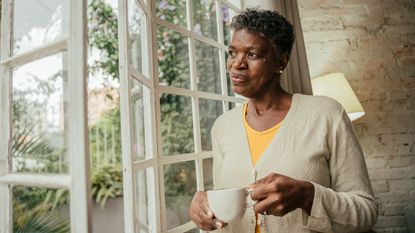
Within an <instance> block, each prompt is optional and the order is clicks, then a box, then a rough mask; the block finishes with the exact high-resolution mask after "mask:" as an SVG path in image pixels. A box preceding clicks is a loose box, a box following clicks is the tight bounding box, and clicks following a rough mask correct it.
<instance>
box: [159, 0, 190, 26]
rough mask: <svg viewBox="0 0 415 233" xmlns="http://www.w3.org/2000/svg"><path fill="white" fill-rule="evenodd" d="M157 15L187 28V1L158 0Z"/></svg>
mask: <svg viewBox="0 0 415 233" xmlns="http://www.w3.org/2000/svg"><path fill="white" fill-rule="evenodd" d="M156 15H157V17H159V18H160V19H162V20H166V21H169V22H171V23H174V24H176V25H179V26H182V27H184V28H186V15H187V14H186V0H157V1H156Z"/></svg>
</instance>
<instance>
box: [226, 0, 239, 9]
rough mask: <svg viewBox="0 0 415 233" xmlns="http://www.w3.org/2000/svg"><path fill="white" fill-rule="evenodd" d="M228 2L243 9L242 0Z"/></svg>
mask: <svg viewBox="0 0 415 233" xmlns="http://www.w3.org/2000/svg"><path fill="white" fill-rule="evenodd" d="M228 2H230V3H231V4H232V5H234V6H236V7H237V8H238V9H241V0H228Z"/></svg>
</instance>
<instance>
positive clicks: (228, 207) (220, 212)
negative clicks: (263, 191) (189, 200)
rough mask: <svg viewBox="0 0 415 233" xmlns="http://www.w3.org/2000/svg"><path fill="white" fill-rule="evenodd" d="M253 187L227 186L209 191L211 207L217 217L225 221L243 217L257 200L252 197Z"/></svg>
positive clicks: (208, 196)
mask: <svg viewBox="0 0 415 233" xmlns="http://www.w3.org/2000/svg"><path fill="white" fill-rule="evenodd" d="M251 192H252V189H247V188H226V189H214V190H208V191H207V198H208V203H209V207H210V209H211V210H212V211H213V214H214V215H215V217H216V218H217V219H219V220H221V221H223V222H230V221H233V220H238V219H241V218H242V216H243V215H244V214H245V210H246V208H249V207H251V206H253V205H254V204H255V203H256V201H253V200H252V199H251Z"/></svg>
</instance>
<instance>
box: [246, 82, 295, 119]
mask: <svg viewBox="0 0 415 233" xmlns="http://www.w3.org/2000/svg"><path fill="white" fill-rule="evenodd" d="M291 97H292V95H291V94H290V93H288V92H286V91H285V90H284V89H282V87H281V86H280V85H277V86H276V87H274V88H272V90H271V89H269V90H267V91H265V92H264V93H263V94H262V95H261V96H259V97H256V98H249V100H248V106H249V109H248V112H251V111H252V112H251V113H254V115H258V116H262V115H264V114H266V113H269V112H274V113H275V112H279V111H284V110H288V109H289V108H290V106H291Z"/></svg>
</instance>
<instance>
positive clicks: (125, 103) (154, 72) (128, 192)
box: [118, 0, 245, 233]
mask: <svg viewBox="0 0 415 233" xmlns="http://www.w3.org/2000/svg"><path fill="white" fill-rule="evenodd" d="M236 1H238V0H236ZM135 2H136V3H135V4H137V6H139V7H141V9H142V10H143V11H144V12H145V14H146V16H147V20H146V22H147V25H146V27H147V30H146V31H147V32H148V34H147V35H145V36H147V37H146V38H145V39H146V40H147V41H148V48H147V49H148V51H147V53H148V54H149V63H150V64H148V65H149V66H150V69H149V70H150V72H149V73H150V74H149V76H150V77H149V78H147V77H145V75H144V74H142V73H140V72H139V71H137V70H136V69H134V68H133V66H132V65H131V64H130V61H129V59H130V54H129V53H130V49H129V44H130V43H129V40H130V39H129V36H128V35H129V33H128V11H127V9H129V7H128V6H127V4H128V0H119V1H118V10H119V14H118V15H119V24H118V25H119V29H118V30H119V31H118V32H119V33H118V35H119V56H120V61H119V65H120V102H121V104H120V109H121V131H122V156H123V171H124V174H123V179H124V218H125V227H124V229H125V232H126V233H133V232H135V231H134V228H135V226H134V224H135V222H134V221H135V220H134V219H135V216H136V215H139V212H140V210H138V209H136V206H135V198H136V191H135V189H134V182H135V176H134V174H135V173H136V172H139V171H145V170H146V169H147V168H152V169H154V171H155V175H154V179H153V180H151V179H147V182H149V186H151V189H152V190H154V193H155V196H154V197H149V199H151V200H149V202H150V204H151V205H153V206H151V207H150V208H152V209H153V210H154V213H151V215H152V216H155V219H152V216H149V219H150V220H149V221H150V223H149V224H150V226H151V227H152V229H154V232H169V233H176V232H177V233H178V232H186V231H188V230H192V229H194V228H195V227H196V226H195V224H194V223H193V222H191V221H189V222H187V223H185V224H183V225H180V226H178V227H176V228H174V229H167V224H166V218H167V216H166V206H165V195H164V193H165V188H164V171H163V168H164V165H166V164H174V163H179V162H186V161H196V180H197V190H204V180H203V177H204V176H203V174H204V172H203V159H207V158H211V157H212V153H211V152H203V151H202V148H201V137H200V125H199V98H203V99H208V100H218V101H222V106H223V112H226V111H228V110H229V105H228V102H234V103H243V102H244V101H245V99H243V98H239V97H234V96H228V87H227V80H226V79H227V77H226V66H225V62H226V61H225V52H226V51H227V46H226V45H224V38H223V28H222V14H221V11H222V9H221V5H222V4H223V5H226V6H227V7H229V8H230V9H232V10H233V11H235V12H239V11H240V8H238V7H237V6H235V5H234V4H232V3H231V2H230V1H227V0H212V2H214V4H215V7H216V12H217V19H216V20H217V28H218V41H216V40H214V39H211V38H208V37H205V36H200V35H197V34H196V33H194V32H193V30H192V27H193V22H192V5H191V4H192V0H187V1H186V10H187V28H183V27H180V26H177V25H174V24H172V23H170V22H167V21H165V20H162V19H160V18H158V17H157V16H156V14H155V12H156V1H155V0H151V1H150V0H147V1H144V0H135ZM233 2H234V1H233ZM157 25H161V26H163V27H166V28H168V29H171V30H173V31H175V32H178V33H180V34H182V35H184V36H186V37H187V39H188V46H189V61H190V78H191V80H190V89H183V88H177V87H169V86H161V85H160V84H159V78H158V68H157V66H158V61H157V41H156V29H157ZM195 40H197V41H201V42H203V43H205V44H207V45H210V46H213V47H215V48H218V49H219V62H220V79H221V87H222V93H220V94H215V93H207V92H203V91H198V90H197V84H196V61H195V46H194V42H195ZM129 77H132V78H134V79H135V80H136V81H138V82H140V83H141V84H142V85H144V86H146V87H147V88H148V89H149V90H150V93H151V96H150V103H151V107H150V111H151V113H150V115H151V118H152V120H151V122H152V124H151V125H147V126H146V127H147V128H146V130H151V131H152V132H151V133H150V135H152V137H151V139H152V142H151V143H150V144H151V145H146V146H150V147H151V148H149V149H150V150H151V151H153V158H151V159H146V160H141V161H135V160H134V156H135V155H134V154H133V153H132V151H133V148H132V146H133V145H134V142H133V140H134V137H133V134H134V132H133V127H132V126H133V122H132V111H133V110H132V109H133V108H132V100H131V94H130V87H131V83H130V78H129ZM165 93H167V94H174V95H181V96H187V97H191V99H192V109H193V112H192V118H193V133H194V135H195V136H194V145H195V152H194V153H190V154H181V155H174V156H163V154H162V143H161V142H162V139H161V133H160V122H161V120H160V100H159V96H160V95H161V94H165Z"/></svg>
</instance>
